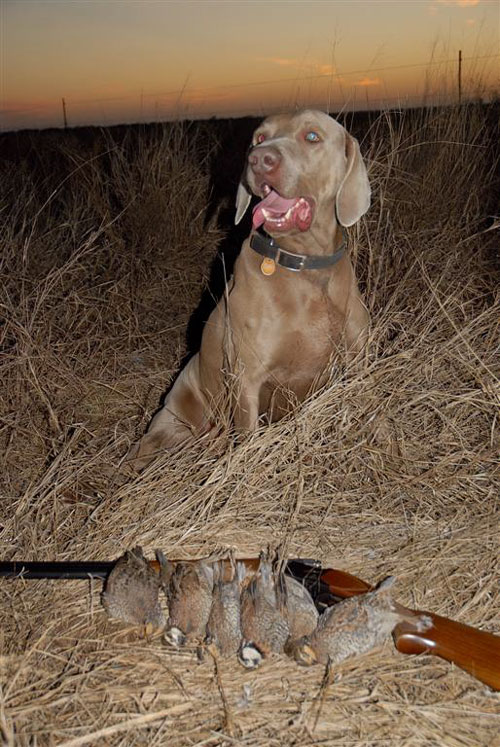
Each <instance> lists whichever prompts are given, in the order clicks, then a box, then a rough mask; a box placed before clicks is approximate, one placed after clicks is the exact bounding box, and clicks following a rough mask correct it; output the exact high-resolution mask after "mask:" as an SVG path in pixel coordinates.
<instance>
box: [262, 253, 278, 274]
mask: <svg viewBox="0 0 500 747" xmlns="http://www.w3.org/2000/svg"><path fill="white" fill-rule="evenodd" d="M275 270H276V262H275V261H274V259H271V257H264V259H263V260H262V262H261V265H260V271H261V273H262V274H263V275H272V274H273V273H274V271H275Z"/></svg>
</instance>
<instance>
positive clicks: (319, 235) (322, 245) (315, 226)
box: [272, 218, 344, 256]
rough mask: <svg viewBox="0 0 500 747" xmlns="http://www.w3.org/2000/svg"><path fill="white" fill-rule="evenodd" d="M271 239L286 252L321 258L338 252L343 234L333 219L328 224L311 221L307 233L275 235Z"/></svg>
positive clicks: (297, 232)
mask: <svg viewBox="0 0 500 747" xmlns="http://www.w3.org/2000/svg"><path fill="white" fill-rule="evenodd" d="M272 238H273V239H274V240H275V242H276V244H278V245H279V246H280V247H281V248H282V249H284V250H285V251H287V252H292V253H294V254H306V255H308V256H323V255H326V254H332V253H334V252H336V251H338V249H339V248H340V247H341V245H342V243H343V241H344V233H343V231H342V228H341V226H340V225H339V224H338V223H337V221H336V219H335V218H333V220H330V221H329V223H325V222H321V221H313V223H312V225H311V227H310V228H309V229H308V230H307V231H303V232H300V231H296V232H294V233H288V234H278V233H276V234H275V235H274V236H272Z"/></svg>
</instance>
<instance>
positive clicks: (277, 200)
mask: <svg viewBox="0 0 500 747" xmlns="http://www.w3.org/2000/svg"><path fill="white" fill-rule="evenodd" d="M296 202H297V200H296V199H295V198H294V199H287V198H286V197H282V196H281V195H279V194H278V193H277V192H275V191H274V190H273V189H272V190H271V191H270V192H269V194H268V195H267V196H266V197H264V199H263V200H261V201H260V202H259V203H258V204H257V205H256V206H255V207H254V209H253V226H254V228H258V227H259V226H261V225H262V224H263V223H264V222H265V221H266V218H269V217H272V218H274V217H276V218H277V217H279V216H280V215H283V214H284V213H286V211H287V210H289V208H291V207H293V206H294V205H295V203H296ZM264 211H265V212H266V215H264Z"/></svg>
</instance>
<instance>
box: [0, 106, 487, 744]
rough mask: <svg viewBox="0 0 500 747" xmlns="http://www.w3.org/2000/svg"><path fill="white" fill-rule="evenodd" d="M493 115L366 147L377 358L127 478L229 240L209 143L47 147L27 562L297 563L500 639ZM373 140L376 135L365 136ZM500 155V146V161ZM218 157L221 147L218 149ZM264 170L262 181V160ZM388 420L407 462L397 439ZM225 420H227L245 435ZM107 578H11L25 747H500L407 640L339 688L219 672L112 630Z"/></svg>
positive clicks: (405, 126) (11, 711)
mask: <svg viewBox="0 0 500 747" xmlns="http://www.w3.org/2000/svg"><path fill="white" fill-rule="evenodd" d="M494 120H495V118H494V117H493V116H492V112H491V110H490V109H488V108H487V107H481V106H470V107H465V106H464V107H463V108H461V109H445V110H428V111H427V112H423V113H422V112H413V113H407V114H406V115H400V114H393V115H390V114H387V115H385V116H383V117H380V118H379V119H378V120H376V121H374V122H372V124H371V125H370V126H369V127H368V126H365V127H364V132H365V140H364V142H363V143H362V149H363V152H364V154H365V157H366V160H367V163H368V165H369V168H370V177H371V180H372V185H373V188H374V202H373V206H372V208H371V210H370V212H369V213H368V215H367V217H366V220H364V221H363V222H362V223H361V224H360V226H358V227H357V228H355V229H351V230H350V246H351V253H352V255H353V258H354V261H355V263H356V267H357V275H358V277H359V278H360V279H361V283H362V288H363V292H364V294H365V298H366V300H367V304H368V306H369V308H370V312H371V315H372V322H373V325H372V330H371V342H370V346H369V348H368V351H367V353H366V355H365V356H364V357H363V359H362V360H361V361H358V363H357V365H356V366H352V367H349V368H348V367H346V366H345V362H344V361H343V360H342V356H339V358H338V359H337V360H336V361H334V362H333V363H332V375H331V381H330V383H329V384H328V386H326V387H325V388H324V389H323V390H321V391H320V392H317V393H316V394H314V395H313V396H312V397H311V398H310V399H309V400H308V401H307V402H305V403H304V404H302V405H301V406H300V407H298V408H297V409H296V410H295V411H294V413H293V414H291V415H290V416H289V417H288V418H286V419H285V420H283V421H281V422H279V423H276V424H273V425H264V424H263V425H262V427H261V428H260V429H259V431H258V432H257V433H255V434H254V435H252V436H251V437H249V438H247V439H246V440H242V442H241V443H236V442H235V440H234V438H233V436H232V434H231V433H230V431H229V430H228V428H227V426H224V427H223V428H222V432H221V435H220V436H219V437H218V438H217V439H215V440H213V441H211V442H210V441H203V440H202V441H200V442H199V443H198V444H196V445H195V446H194V447H193V448H191V449H189V450H188V451H186V452H181V453H179V454H176V455H174V456H171V457H168V458H165V459H164V460H159V461H157V462H156V463H155V464H153V465H152V466H151V467H150V468H149V469H148V470H146V471H145V472H144V473H143V474H142V475H140V476H138V477H136V478H129V479H127V480H124V479H123V476H122V474H121V472H120V470H119V464H120V459H121V457H122V456H123V455H124V453H125V452H126V450H127V448H128V446H129V444H130V443H131V442H132V441H133V440H135V439H136V438H137V437H138V436H140V435H141V433H142V432H143V431H144V429H145V427H146V426H147V423H148V421H149V418H150V417H151V415H152V413H153V412H154V411H155V409H156V408H157V407H158V404H159V401H160V398H161V395H162V394H163V393H164V392H165V390H166V388H167V386H168V383H169V381H170V380H171V379H172V377H173V376H174V374H175V372H176V371H177V370H178V367H179V365H180V362H181V360H182V358H183V356H184V354H185V352H186V343H185V334H186V327H187V324H188V320H189V317H190V314H191V312H192V311H193V310H194V309H195V307H196V306H197V304H198V302H199V299H200V295H201V291H202V289H203V287H204V284H206V282H207V281H208V278H209V273H210V263H211V261H212V259H213V257H214V255H215V253H216V250H217V246H218V245H219V243H220V241H221V240H222V238H223V236H224V231H223V229H222V228H219V227H218V223H220V222H221V221H219V222H218V221H217V212H215V213H213V216H212V218H211V219H210V220H209V221H208V223H207V221H206V220H205V216H206V208H207V204H208V202H209V199H210V170H211V169H212V168H214V166H213V164H215V165H216V164H217V149H216V145H217V144H216V143H214V141H213V140H212V139H211V138H212V135H210V134H207V131H205V130H203V128H202V127H201V126H200V128H199V129H198V130H196V129H194V130H193V129H192V128H191V129H187V130H184V129H183V128H180V127H179V128H177V127H170V128H168V127H166V128H164V129H161V130H154V131H151V132H144V133H140V132H139V133H134V132H130V133H129V134H128V135H125V136H124V138H123V139H122V140H120V141H118V140H117V141H113V140H112V138H111V135H109V134H106V133H104V134H101V135H98V136H97V135H96V136H95V138H94V139H93V140H91V142H83V141H78V140H76V139H75V140H72V136H71V135H67V136H65V135H64V136H63V135H58V136H57V137H56V136H55V135H54V137H53V139H52V140H50V139H49V138H46V140H45V141H44V142H43V144H42V143H41V142H40V148H39V150H38V151H37V154H36V161H37V163H36V164H33V156H31V158H32V161H31V162H30V163H29V165H27V162H25V163H24V165H23V164H17V166H16V168H14V166H13V164H12V163H11V164H10V166H9V163H6V164H5V166H4V170H5V173H4V175H3V178H2V180H1V190H2V202H3V204H4V211H3V213H2V216H1V221H2V231H1V232H0V236H1V242H2V257H3V259H2V265H1V273H2V277H1V281H2V285H3V288H2V299H3V300H2V310H3V315H4V322H5V323H4V326H3V332H2V335H3V340H2V342H3V346H4V357H3V367H2V368H3V371H2V381H3V397H2V405H1V407H2V410H1V418H2V420H1V422H2V438H3V442H2V475H1V480H2V495H1V499H0V500H1V502H0V512H1V514H0V515H1V522H0V523H1V530H0V531H1V534H0V548H1V555H2V557H3V559H5V560H8V559H23V560H35V559H36V560H44V559H46V560H65V559H68V560H88V559H96V560H107V559H113V558H116V557H118V556H119V555H121V554H122V553H123V552H124V550H125V549H127V548H130V547H132V546H134V545H135V544H141V545H142V546H143V547H144V550H145V552H146V553H147V554H149V555H152V551H153V549H154V548H155V547H160V548H162V549H163V550H164V552H165V553H166V554H167V555H170V556H171V557H182V558H195V557H198V556H201V555H207V554H209V553H211V552H213V551H214V550H216V549H217V548H224V547H235V548H236V549H237V553H238V554H239V555H241V556H248V555H257V553H258V552H259V550H261V549H262V548H264V547H266V546H267V544H269V543H272V544H273V545H274V546H278V547H280V548H281V550H282V551H283V552H284V553H285V554H286V555H287V556H289V557H297V556H302V557H313V558H318V559H320V560H321V561H322V562H323V564H324V565H326V566H333V567H337V568H342V569H345V570H348V571H350V572H351V573H354V574H356V575H358V576H360V577H361V578H364V579H366V580H367V581H369V582H377V581H379V580H380V579H381V578H383V577H384V576H387V575H390V574H393V575H396V576H397V578H398V583H397V586H396V591H395V597H396V598H398V599H399V600H400V601H401V602H403V603H404V604H407V605H408V606H411V607H416V608H423V609H428V610H432V611H433V612H437V613H439V614H440V615H445V616H448V617H451V618H453V619H455V620H460V621H462V622H465V623H468V624H470V625H474V626H477V627H481V628H482V629H484V630H489V631H491V632H496V633H497V634H500V584H499V570H498V557H499V551H500V503H499V494H500V468H499V465H498V455H499V453H500V448H499V447H500V436H499V404H500V389H499V372H500V365H499V361H500V358H499V343H500V336H499V329H500V325H499V320H500V313H499V312H500V298H499V295H498V230H495V229H494V225H495V223H493V224H491V223H488V222H487V221H486V220H485V219H486V218H487V216H488V215H493V216H494V215H498V200H497V193H496V191H495V181H494V179H495V174H496V173H497V171H498V146H497V145H495V143H496V142H497V138H498V133H497V131H496V130H495V126H494V124H492V123H493V122H494ZM358 134H360V135H361V134H362V133H358ZM495 147H496V150H495ZM212 148H215V150H212ZM242 158H243V155H241V158H240V161H239V165H238V169H239V167H240V165H241V163H242V160H241V159H242ZM381 413H384V414H385V415H386V416H387V417H388V419H389V421H390V423H391V428H392V431H393V434H394V437H395V438H396V439H397V442H398V446H399V454H392V455H391V454H390V453H388V452H387V450H386V449H385V447H384V444H383V443H381V442H380V440H379V439H377V437H376V430H377V416H378V415H380V414H381ZM223 425H224V424H223ZM100 591H101V585H100V583H98V582H96V581H94V582H90V581H89V582H84V581H79V582H76V581H71V582H68V581H59V582H56V581H32V582H26V581H22V580H16V581H7V580H4V581H2V582H1V583H0V594H1V602H0V604H1V615H2V626H1V630H0V645H1V659H0V669H1V676H0V681H1V683H2V684H1V686H0V733H1V734H2V738H3V741H4V743H5V744H7V745H16V746H17V745H66V746H67V747H69V745H73V746H75V747H76V745H97V744H103V745H152V746H154V745H163V744H169V745H200V746H201V745H207V746H208V745H223V744H224V745H233V744H242V745H243V744H245V745H252V747H254V746H255V747H271V746H273V745H280V746H281V745H312V744H321V745H333V744H342V745H374V744H377V745H381V744H387V745H389V744H390V745H436V744H446V745H453V746H455V745H457V746H458V745H495V744H498V742H497V741H495V740H498V733H499V732H500V699H499V694H498V693H493V692H492V691H490V690H489V689H488V688H486V687H485V686H484V685H482V684H481V683H479V682H478V681H477V680H475V679H473V678H472V677H471V676H469V675H468V674H466V673H464V672H462V671H461V670H459V669H457V668H455V667H453V666H451V665H449V664H448V663H446V662H444V661H442V660H440V659H437V658H433V657H430V656H420V657H409V656H403V655H401V654H399V653H398V652H397V651H396V650H395V649H394V647H393V645H392V643H391V642H387V644H386V645H385V646H384V647H383V648H382V649H380V650H378V651H375V652H374V653H372V654H370V655H368V656H363V657H361V658H359V659H355V660H350V661H347V662H345V663H344V664H343V665H342V666H339V667H338V669H336V670H335V671H333V672H331V673H330V674H328V673H326V674H325V671H324V668H321V667H315V668H312V669H308V670H304V669H300V668H298V667H297V666H296V665H295V663H293V662H291V661H289V660H287V659H286V658H285V657H284V656H283V657H277V658H274V659H271V660H267V661H266V662H265V663H264V664H263V666H262V668H261V669H259V670H257V671H256V672H247V671H244V670H243V669H242V668H241V667H239V665H238V664H237V662H236V661H227V662H226V661H223V662H220V663H219V664H218V673H217V671H216V665H215V663H214V660H213V659H212V657H211V655H210V654H208V653H207V654H206V655H205V658H204V660H203V661H201V662H199V661H198V660H197V656H196V652H195V651H194V650H191V649H186V650H183V651H179V652H177V651H174V650H172V649H171V648H168V647H166V646H163V645H162V643H161V641H160V638H159V637H157V638H153V639H151V640H144V639H141V638H140V637H139V635H138V632H137V631H136V630H134V629H132V628H128V629H127V628H126V626H125V625H123V624H119V623H117V622H113V621H109V620H107V619H106V616H105V613H104V610H103V609H102V607H101V604H100V597H99V595H100Z"/></svg>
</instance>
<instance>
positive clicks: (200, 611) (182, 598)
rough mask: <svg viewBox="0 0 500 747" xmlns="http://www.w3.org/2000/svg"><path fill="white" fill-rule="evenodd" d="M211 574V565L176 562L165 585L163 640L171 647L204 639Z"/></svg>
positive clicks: (212, 582)
mask: <svg viewBox="0 0 500 747" xmlns="http://www.w3.org/2000/svg"><path fill="white" fill-rule="evenodd" d="M213 585H214V573H213V567H212V564H211V563H209V562H207V561H204V560H199V561H197V562H192V563H190V562H179V563H177V564H176V567H175V570H174V572H173V573H172V576H171V578H170V583H169V585H168V593H167V599H168V612H169V617H168V622H167V630H166V632H165V639H166V640H167V642H168V643H172V644H173V645H174V646H183V645H184V644H185V643H186V641H187V639H190V640H194V639H197V638H198V639H199V638H204V637H205V630H206V625H207V622H208V616H209V615H210V608H211V606H212V590H213Z"/></svg>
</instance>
